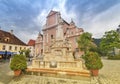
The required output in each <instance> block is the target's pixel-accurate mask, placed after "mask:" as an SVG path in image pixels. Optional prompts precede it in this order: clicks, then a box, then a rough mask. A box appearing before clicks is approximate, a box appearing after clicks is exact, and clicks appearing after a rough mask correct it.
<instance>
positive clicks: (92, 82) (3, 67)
mask: <svg viewBox="0 0 120 84" xmlns="http://www.w3.org/2000/svg"><path fill="white" fill-rule="evenodd" d="M102 61H103V64H104V67H103V68H102V69H101V70H100V74H99V76H98V77H91V78H90V79H88V78H87V79H80V80H73V79H65V78H53V77H44V76H35V75H21V76H20V77H14V76H13V72H12V71H11V70H10V69H9V68H8V67H9V63H0V84H120V60H106V59H103V60H102Z"/></svg>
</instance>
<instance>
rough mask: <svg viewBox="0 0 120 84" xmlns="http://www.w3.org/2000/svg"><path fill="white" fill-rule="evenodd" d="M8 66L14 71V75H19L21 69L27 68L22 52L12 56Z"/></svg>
mask: <svg viewBox="0 0 120 84" xmlns="http://www.w3.org/2000/svg"><path fill="white" fill-rule="evenodd" d="M10 68H11V70H13V71H14V74H15V76H19V75H20V74H21V71H22V70H24V69H26V68H27V63H26V57H25V56H24V55H22V54H19V55H15V56H13V58H12V59H11V62H10Z"/></svg>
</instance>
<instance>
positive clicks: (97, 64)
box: [83, 52, 103, 70]
mask: <svg viewBox="0 0 120 84" xmlns="http://www.w3.org/2000/svg"><path fill="white" fill-rule="evenodd" d="M83 59H84V60H85V65H86V67H87V69H89V70H91V69H101V68H102V67H103V63H102V61H101V58H100V56H99V54H98V53H96V52H87V53H86V54H85V55H84V56H83Z"/></svg>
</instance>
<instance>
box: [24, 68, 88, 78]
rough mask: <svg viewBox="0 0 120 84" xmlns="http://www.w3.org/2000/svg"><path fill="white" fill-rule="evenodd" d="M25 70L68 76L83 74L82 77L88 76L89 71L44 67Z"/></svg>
mask: <svg viewBox="0 0 120 84" xmlns="http://www.w3.org/2000/svg"><path fill="white" fill-rule="evenodd" d="M26 71H27V72H31V74H33V73H34V72H36V73H38V74H39V73H46V74H61V75H62V74H64V75H69V76H84V77H90V72H88V71H82V70H81V71H74V70H67V69H62V70H60V69H53V68H49V69H45V68H32V69H31V68H28V69H26Z"/></svg>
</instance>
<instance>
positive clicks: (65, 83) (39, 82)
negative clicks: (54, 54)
mask: <svg viewBox="0 0 120 84" xmlns="http://www.w3.org/2000/svg"><path fill="white" fill-rule="evenodd" d="M21 78H22V79H21ZM21 78H16V79H14V80H13V81H12V82H10V83H9V84H90V80H72V79H63V78H53V77H43V76H34V75H32V76H31V75H25V76H23V77H21Z"/></svg>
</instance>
